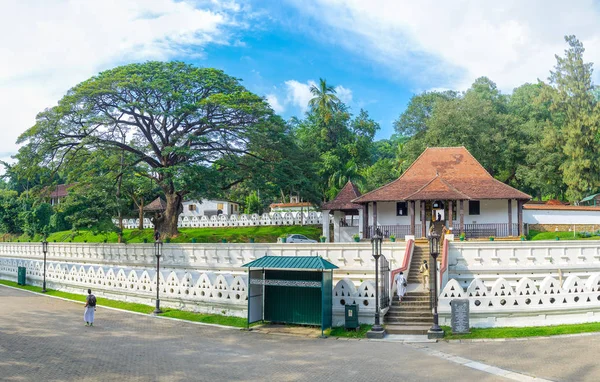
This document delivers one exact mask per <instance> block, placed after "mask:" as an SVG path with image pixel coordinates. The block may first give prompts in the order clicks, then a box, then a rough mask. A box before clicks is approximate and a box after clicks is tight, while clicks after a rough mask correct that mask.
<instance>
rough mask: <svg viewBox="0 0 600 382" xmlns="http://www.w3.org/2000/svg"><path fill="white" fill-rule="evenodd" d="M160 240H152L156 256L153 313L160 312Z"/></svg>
mask: <svg viewBox="0 0 600 382" xmlns="http://www.w3.org/2000/svg"><path fill="white" fill-rule="evenodd" d="M162 245H163V243H162V241H160V239H156V241H155V242H154V256H156V309H154V312H153V313H154V314H160V313H162V310H160V299H159V293H160V285H159V283H160V273H159V272H160V257H161V256H162Z"/></svg>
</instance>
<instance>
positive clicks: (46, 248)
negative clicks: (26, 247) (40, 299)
mask: <svg viewBox="0 0 600 382" xmlns="http://www.w3.org/2000/svg"><path fill="white" fill-rule="evenodd" d="M42 251H43V252H44V281H43V282H42V293H46V253H48V240H46V238H45V237H44V241H42Z"/></svg>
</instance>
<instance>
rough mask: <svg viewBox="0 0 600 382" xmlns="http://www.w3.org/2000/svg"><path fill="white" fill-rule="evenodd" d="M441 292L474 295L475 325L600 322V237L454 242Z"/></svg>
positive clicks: (445, 300)
mask: <svg viewBox="0 0 600 382" xmlns="http://www.w3.org/2000/svg"><path fill="white" fill-rule="evenodd" d="M446 273H447V274H445V275H444V280H443V286H442V291H441V293H440V298H439V305H438V308H439V313H440V324H443V325H450V311H451V308H450V301H451V300H452V299H454V298H467V299H469V303H470V304H469V308H470V312H471V326H474V327H494V326H534V325H555V324H566V323H583V322H600V241H596V240H594V241H591V240H589V241H588V240H586V241H534V242H532V241H510V242H508V241H507V242H498V241H494V242H451V243H450V245H449V251H448V270H447V272H446Z"/></svg>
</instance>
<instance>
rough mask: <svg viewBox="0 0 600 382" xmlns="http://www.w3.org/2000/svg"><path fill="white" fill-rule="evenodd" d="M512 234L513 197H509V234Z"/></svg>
mask: <svg viewBox="0 0 600 382" xmlns="http://www.w3.org/2000/svg"><path fill="white" fill-rule="evenodd" d="M512 235H513V230H512V199H508V236H512Z"/></svg>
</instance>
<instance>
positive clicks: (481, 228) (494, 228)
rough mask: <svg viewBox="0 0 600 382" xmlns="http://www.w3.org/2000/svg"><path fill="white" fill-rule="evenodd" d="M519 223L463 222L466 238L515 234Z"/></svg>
mask: <svg viewBox="0 0 600 382" xmlns="http://www.w3.org/2000/svg"><path fill="white" fill-rule="evenodd" d="M455 229H456V228H455ZM518 232H519V225H518V224H516V223H512V224H510V225H509V224H508V223H489V224H465V236H466V237H467V239H468V238H481V237H490V236H494V237H507V236H517V235H518Z"/></svg>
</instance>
